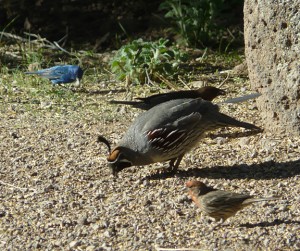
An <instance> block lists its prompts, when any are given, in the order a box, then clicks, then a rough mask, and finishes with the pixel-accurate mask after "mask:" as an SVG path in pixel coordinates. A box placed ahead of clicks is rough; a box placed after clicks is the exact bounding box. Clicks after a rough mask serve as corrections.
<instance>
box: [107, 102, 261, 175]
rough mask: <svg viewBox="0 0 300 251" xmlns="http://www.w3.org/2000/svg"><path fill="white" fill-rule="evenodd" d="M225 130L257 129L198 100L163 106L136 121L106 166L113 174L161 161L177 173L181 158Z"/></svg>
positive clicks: (144, 114)
mask: <svg viewBox="0 0 300 251" xmlns="http://www.w3.org/2000/svg"><path fill="white" fill-rule="evenodd" d="M225 126H232V127H243V128H246V129H254V130H258V129H259V128H258V127H257V126H255V125H252V124H250V123H246V122H241V121H238V120H236V119H234V118H232V117H230V116H227V115H225V114H223V113H220V112H219V107H218V106H217V105H214V104H212V103H211V102H209V101H205V100H203V99H201V98H198V99H176V100H171V101H168V102H164V103H162V104H159V105H157V106H154V107H153V108H151V109H150V110H148V111H146V112H143V113H142V114H140V115H139V116H138V117H137V118H136V120H135V121H134V122H133V123H132V124H131V126H130V127H129V129H128V131H127V132H126V133H125V135H124V136H123V138H122V139H121V141H120V142H119V144H118V145H117V147H115V148H114V149H113V150H112V151H111V153H110V155H109V156H108V158H107V160H108V164H109V166H110V168H111V170H112V172H113V174H117V173H118V172H119V171H121V170H123V169H124V168H127V167H130V166H143V165H148V164H152V163H156V162H164V161H170V165H169V167H170V169H171V170H173V171H176V169H177V167H178V166H179V164H180V161H181V159H182V158H183V156H184V154H185V153H186V152H188V151H190V150H191V149H192V148H193V147H194V146H195V145H196V144H197V143H198V142H199V140H200V139H201V137H202V136H203V134H204V133H205V132H206V131H209V130H213V129H216V128H220V127H225Z"/></svg>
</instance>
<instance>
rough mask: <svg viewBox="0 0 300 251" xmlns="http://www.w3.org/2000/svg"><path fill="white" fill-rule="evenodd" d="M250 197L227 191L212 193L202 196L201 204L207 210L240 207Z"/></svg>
mask: <svg viewBox="0 0 300 251" xmlns="http://www.w3.org/2000/svg"><path fill="white" fill-rule="evenodd" d="M251 197H252V196H250V195H248V194H238V193H232V192H227V191H220V190H217V191H212V192H209V193H208V194H206V195H205V196H203V198H202V200H203V203H205V204H206V205H207V207H208V208H215V209H216V208H218V209H221V208H227V207H232V206H239V205H242V203H243V201H245V200H246V199H249V198H251Z"/></svg>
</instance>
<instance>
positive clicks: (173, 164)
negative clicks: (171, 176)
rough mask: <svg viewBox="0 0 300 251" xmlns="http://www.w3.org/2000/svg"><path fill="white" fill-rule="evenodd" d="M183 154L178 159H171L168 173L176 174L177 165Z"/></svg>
mask: <svg viewBox="0 0 300 251" xmlns="http://www.w3.org/2000/svg"><path fill="white" fill-rule="evenodd" d="M183 155H184V154H181V155H180V156H179V157H177V158H174V159H171V161H170V163H169V167H168V171H169V172H171V173H176V171H177V169H178V167H179V164H180V162H181V160H182V158H183Z"/></svg>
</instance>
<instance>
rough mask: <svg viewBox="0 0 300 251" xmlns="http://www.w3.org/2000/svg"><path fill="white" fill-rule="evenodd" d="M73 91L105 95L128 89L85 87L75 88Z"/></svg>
mask: <svg viewBox="0 0 300 251" xmlns="http://www.w3.org/2000/svg"><path fill="white" fill-rule="evenodd" d="M73 92H77V93H85V94H88V95H105V94H108V93H121V92H126V89H119V90H87V89H85V88H81V89H78V90H73Z"/></svg>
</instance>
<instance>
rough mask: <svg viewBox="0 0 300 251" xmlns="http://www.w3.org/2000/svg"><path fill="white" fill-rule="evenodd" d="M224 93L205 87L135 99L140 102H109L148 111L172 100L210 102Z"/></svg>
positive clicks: (214, 88)
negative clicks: (193, 99) (198, 99)
mask: <svg viewBox="0 0 300 251" xmlns="http://www.w3.org/2000/svg"><path fill="white" fill-rule="evenodd" d="M225 93H226V92H225V91H224V90H221V89H219V88H216V87H213V86H205V87H202V88H200V89H197V90H182V91H174V92H168V93H161V94H155V95H152V96H149V97H146V98H137V99H138V100H140V101H125V100H124V101H123V100H121V101H118V100H111V101H110V103H111V104H124V105H131V106H132V107H135V108H139V109H143V110H149V109H150V108H152V107H153V106H156V105H158V104H161V103H164V102H167V101H170V100H174V99H185V98H202V99H205V100H208V101H212V100H213V99H214V98H215V97H217V96H219V95H224V94H225Z"/></svg>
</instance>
